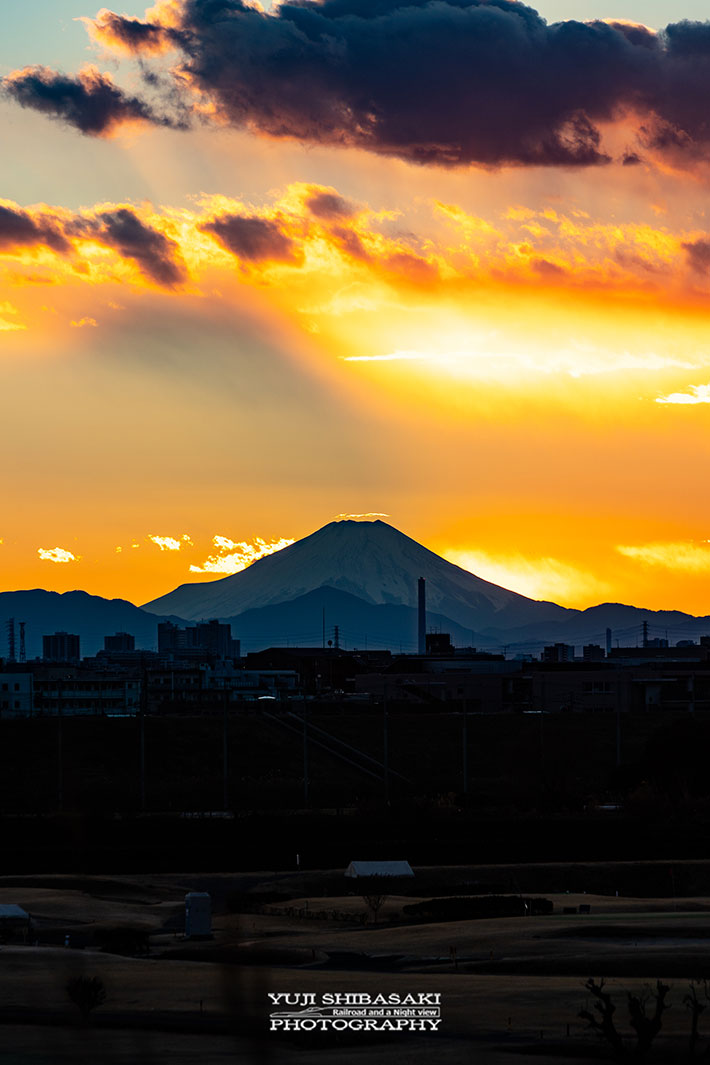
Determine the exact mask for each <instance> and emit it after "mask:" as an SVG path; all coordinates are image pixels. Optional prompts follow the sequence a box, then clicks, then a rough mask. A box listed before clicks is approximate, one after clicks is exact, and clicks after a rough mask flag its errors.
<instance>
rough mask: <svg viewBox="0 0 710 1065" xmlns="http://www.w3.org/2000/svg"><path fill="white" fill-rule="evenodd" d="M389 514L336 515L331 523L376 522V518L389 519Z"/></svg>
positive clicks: (370, 512)
mask: <svg viewBox="0 0 710 1065" xmlns="http://www.w3.org/2000/svg"><path fill="white" fill-rule="evenodd" d="M389 517H390V515H389V514H379V513H378V512H377V511H375V510H371V511H368V512H367V513H366V514H336V515H335V517H334V518H333V521H376V520H377V519H378V518H389Z"/></svg>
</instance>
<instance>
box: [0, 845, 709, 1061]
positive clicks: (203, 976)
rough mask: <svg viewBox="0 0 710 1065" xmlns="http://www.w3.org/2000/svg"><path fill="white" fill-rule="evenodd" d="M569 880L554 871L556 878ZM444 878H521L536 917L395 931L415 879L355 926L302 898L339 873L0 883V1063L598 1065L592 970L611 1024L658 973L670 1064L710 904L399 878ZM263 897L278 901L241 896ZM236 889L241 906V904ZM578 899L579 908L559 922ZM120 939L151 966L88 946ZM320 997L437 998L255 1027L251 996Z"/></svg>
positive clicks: (259, 1003)
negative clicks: (77, 990) (423, 1020)
mask: <svg viewBox="0 0 710 1065" xmlns="http://www.w3.org/2000/svg"><path fill="white" fill-rule="evenodd" d="M682 864H683V863H676V866H675V868H676V869H680V868H681V867H682ZM694 864H695V865H697V863H694ZM652 868H653V866H652V863H649V869H648V871H649V873H650V872H651V871H652ZM573 872H574V867H569V866H568V867H566V873H567V875H568V876H571V875H572V873H573ZM618 872H619V876H620V877H621V876H622V874H623V870H622V869H619V870H618ZM454 875H458V876H459V877H460V879H461V880H462V881H465V880H471V879H472V878H475V877H476V876H477V877H478V879H479V880H481V879H486V878H491V877H497V879H498V880H499V881H501V880H505V878H506V876H507V877H510V876H511V875H515V877H516V878H517V879H518V880H521V881H523V883H524V882H525V880H526V877H527V878H528V879H530V880H531V881H533V882H536V883H537V884H540V885H541V886H542V888H543V891H542V893H543V894H544V895H545V897H547V898H548V899H550V901H551V902H552V903H553V912H552V913H551V914H549V915H547V916H539V917H507V918H481V919H476V920H463V921H461V920H457V921H438V922H435V923H432V922H426V921H421V922H417V923H405V920H406V918H405V917H404V916H403V914H402V908H403V906H405V905H408V904H411V903H413V902H416V901H417V900H418V899H420V898H424V897H431V896H430V895H428V894H422V895H417V894H416V893H415V891H416V888H415V887H414V885H413V886H412V888H411V892H412V893H411V894H409V893H408V894H406V895H402V894H399V893H398V892H397V890H396V889H393V891H392V894H391V895H389V896H388V897H387V899H386V902H385V904H384V906H383V907H382V909H381V910H380V912H379V915H378V919H377V923H373V921H372V915H371V914H370V917H369V920H367V921H366V923H363V920H364V918H365V915H366V913H367V907H366V904H365V902H364V901H363V899H362V898H361V897H360V895H359V894H358V888H357V885H353V884H352V883H350V884H348V885H347V890H345V889H343V888H341V891H342V893H341V894H339V895H334V894H333V893H332V891H330V890H329V891H328V894H327V896H325V895H324V894H323V893H322V892H319V891H318V885H319V883H320V884H321V885H325V886H327V887H329V886H330V885H332V883H333V881H334V878H336V877H337V876H338V873H337V871H334V872H327V871H326V872H323V873H319V872H318V871H308V872H306V873H301V874H294V873H289V874H283V875H280V876H276V875H275V874H273V873H268V872H267V873H250V874H244V875H241V876H240V875H232V874H229V875H228V874H205V875H199V874H173V875H161V876H153V877H151V876H134V877H122V876H115V877H62V876H57V875H54V876H34V877H32V876H25V877H19V876H16V877H4V878H0V903H17V904H19V905H21V906H23V907H24V908H25V909H27V910H28V911H29V912H30V913H31V915H32V918H33V928H32V933H31V940H30V943H29V944H28V945H25V944H22V943H18V942H8V943H6V944H5V945H4V946H2V947H0V982H1V986H2V998H1V999H0V1024H1V1025H2V1027H1V1029H0V1030H1V1031H2V1040H1V1041H0V1045H1V1049H0V1063H1V1065H16V1063H17V1065H19V1063H22V1065H40V1063H41V1065H44V1063H47V1065H48V1063H50V1062H67V1063H72V1065H73V1063H74V1062H84V1061H86V1062H92V1063H95V1065H102V1063H104V1062H106V1063H111V1062H116V1063H121V1065H123V1063H124V1062H125V1063H128V1062H134V1063H135V1062H139V1063H143V1062H145V1063H146V1065H150V1063H151V1062H156V1063H160V1065H163V1063H167V1062H178V1065H187V1063H193V1062H194V1063H196V1065H197V1063H198V1062H199V1065H212V1063H221V1062H226V1061H231V1062H237V1063H239V1065H241V1063H244V1065H249V1063H251V1062H255V1063H256V1062H261V1061H274V1062H279V1063H282V1062H286V1063H290V1062H292V1061H293V1062H302V1061H304V1060H305V1059H304V1053H306V1054H307V1056H308V1058H309V1059H310V1058H311V1057H314V1058H315V1060H316V1061H318V1062H321V1063H322V1065H344V1063H347V1065H351V1063H352V1065H357V1063H359V1062H361V1061H362V1062H363V1063H364V1062H365V1061H366V1060H367V1061H370V1062H371V1061H372V1057H373V1055H374V1056H375V1057H376V1060H377V1062H380V1061H381V1062H383V1063H384V1065H388V1063H390V1062H391V1063H392V1065H399V1063H400V1062H403V1061H405V1060H406V1061H411V1062H414V1063H417V1065H418V1063H419V1062H421V1063H422V1065H424V1063H425V1062H426V1063H429V1062H432V1061H436V1062H437V1063H438V1062H444V1063H447V1065H448V1063H451V1065H463V1063H464V1062H465V1063H466V1065H468V1063H469V1062H476V1063H479V1062H480V1063H482V1065H489V1063H490V1065H512V1063H513V1062H518V1063H520V1062H521V1060H525V1058H526V1057H528V1056H533V1057H534V1060H536V1061H538V1062H541V1063H543V1065H552V1063H553V1062H564V1061H599V1060H604V1059H605V1057H606V1058H607V1059H608V1055H607V1054H606V1051H605V1049H604V1047H603V1046H602V1045H600V1044H599V1043H598V1042H597V1041H596V1040H595V1039H594V1038H590V1035H589V1033H588V1032H587V1030H586V1025H585V1022H583V1021H581V1020H580V1019H579V1018H578V1016H577V1014H578V1012H579V1010H580V1009H582V1008H584V1007H585V1006H587V1007H589V1006H590V1005H591V1003H590V996H589V993H588V992H587V991H586V990H585V988H584V986H583V985H584V982H585V981H586V980H587V979H588V978H589V977H590V976H595V977H602V976H604V977H607V978H608V984H607V988H608V990H610V991H611V992H612V993H614V994H615V996H616V999H617V1004H618V1017H619V1021H620V1023H619V1027H620V1028H621V1029H622V1030H623V1029H627V1030H628V1026H627V1021H626V1016H625V1014H626V1010H625V1005H624V1002H625V998H624V996H625V992H626V990H627V989H628V990H631V991H639V990H640V989H641V988H642V986H643V985H644V983H652V984H655V981H656V979H659V978H660V979H663V980H665V981H667V982H668V983H669V984H671V988H672V989H671V992H670V995H669V1001H670V1002H671V1009H669V1010H668V1012H667V1013H666V1015H665V1020H664V1024H663V1031H662V1034H661V1035H660V1036H659V1037H658V1041H657V1045H656V1047H655V1050H654V1053H655V1057H652V1058H651V1059H650V1060H656V1061H659V1062H665V1063H666V1065H671V1063H673V1062H675V1061H678V1062H680V1061H681V1060H682V1052H683V1047H684V1045H685V1041H686V1040H687V1034H688V1030H689V1017H688V1013H687V1010H686V1009H685V1008H684V1006H683V1003H682V999H683V996H684V995H685V994H686V993H687V990H688V984H689V981H690V980H691V979H694V978H698V977H700V976H702V975H708V974H710V894H709V895H707V896H701V897H680V896H677V897H675V898H663V897H655V898H630V897H623V896H619V897H617V896H616V895H601V894H593V893H585V892H563V893H561V894H560V893H556V892H546V891H544V885H545V882H547V883H548V884H552V885H554V883H555V882H556V881H557V879H558V878H559V876H560V867H559V866H555V865H549V866H544V865H540V866H537V867H536V868H535V869H532V870H530V871H529V873H528V871H527V870H526V868H525V867H516V868H515V872H514V874H513V873H512V867H487V868H478V869H474V868H467V869H460V868H458V867H452V868H451V869H448V870H426V869H422V870H417V882H418V883H421V884H422V885H425V884H426V885H428V886H430V885H431V884H432V883H434V882H435V881H436V879H437V877H438V878H439V880H440V881H441V883H442V884H443V883H444V882H445V881H449V882H450V881H451V880H452V878H453V877H454ZM576 875H577V876H583V875H588V876H589V878H590V880H594V879H595V877H597V878H599V877H601V875H602V871H600V870H597V869H595V867H594V866H593V865H589V866H580V867H578V868H577V870H576ZM604 875H607V876H608V875H609V870H606V872H605V874H604ZM696 875H697V870H696ZM341 883H343V881H341ZM299 887H300V888H301V889H303V888H306V889H307V890H306V891H305V892H304V891H303V890H301V891H300V892H299V890H298V889H299ZM276 888H278V889H279V891H280V892H281V893H282V898H279V899H277V900H276V901H273V902H269V903H260V902H259V900H260V899H261V898H262V897H265V896H266V895H267V894H268V893H269V892H271V893H272V894H273V893H274V889H276ZM203 889H208V890H210V891H211V893H212V895H213V898H214V920H213V930H214V935H213V938H212V939H208V940H199V941H186V940H185V939H184V938H183V936H182V913H183V897H184V894H185V892H186V891H188V890H203ZM385 890H386V889H385ZM525 890H527V885H526V887H525ZM250 895H251V896H253V897H254V899H255V903H256V904H257V905H256V907H255V908H256V911H257V912H248V911H249V909H250V908H249V906H245V905H243V902H244V900H245V899H247V898H248V897H249V896H250ZM479 898H480V896H479ZM580 905H582V906H588V907H589V908H590V912H589V913H583V914H580V913H579V912H575V913H569V912H568V913H565V912H563V911H564V910H571V909H574V910H577V911H578V909H579V906H580ZM235 907H236V909H235ZM285 909H288V910H289V911H290V912H289V913H288V914H285V913H284V912H283V911H284V910H285ZM275 910H276V911H279V912H273V911H275ZM239 911H241V912H239ZM329 914H330V916H328V915H329ZM333 915H337V919H334V916H333ZM120 930H123V931H124V932H125V931H126V930H129V931H136V930H137V931H138V932H142V933H148V934H149V943H150V953H149V955H148V956H143V955H138V954H136V953H135V952H132V951H131V947H130V939H129V940H128V941H126V942H127V943H128V947H127V948H126V949H125V950H124V952H123V953H115V952H114V951H115V950H116V949H121V945H120V940H116V939H115V938H114V940H113V942H114V943H118V944H119V946H118V948H116V947H112V948H111V950H107V949H104V950H101V949H100V945H101V943H102V942H103V941H104V939H105V936H106V934H107V932H110V933H112V934H113V935H114V937H115V936H116V933H117V931H120ZM66 935H69V936H70V943H72V946H70V947H68V948H67V947H65V946H64V945H63V943H64V937H65V936H66ZM124 946H125V943H124ZM77 975H87V976H96V977H98V978H99V979H100V980H101V981H102V982H103V984H104V986H105V989H106V1000H105V1002H104V1003H103V1004H102V1005H100V1006H99V1007H98V1008H97V1009H96V1010H95V1011H93V1013H92V1014H91V1017H90V1021H89V1023H88V1024H83V1023H81V1019H80V1015H79V1012H78V1010H77V1009H76V1007H75V1006H74V1005H73V1003H72V1002H71V1001H70V1000H69V998H68V996H67V992H66V984H67V981H68V980H69V979H70V978H72V977H74V976H77ZM333 991H337V992H340V993H343V992H369V993H371V994H372V995H376V994H378V993H382V994H388V993H390V992H397V993H399V994H405V993H411V994H414V993H419V992H422V993H432V992H437V993H439V994H440V995H441V996H442V998H441V1001H442V1022H441V1026H440V1029H439V1030H438V1031H436V1032H414V1033H385V1034H382V1033H367V1034H364V1033H358V1032H346V1033H336V1034H333V1033H319V1032H315V1033H307V1032H290V1033H289V1032H286V1033H283V1032H278V1033H274V1032H269V1030H268V1015H269V1012H270V1009H271V1008H272V1007H271V1005H270V1003H269V1000H268V993H269V992H287V993H296V992H298V993H308V992H312V993H315V994H316V995H320V994H322V993H324V992H333ZM707 1027H708V1028H709V1034H710V1026H707ZM702 1032H703V1022H702V1020H701V1034H702ZM701 1045H702V1046H704V1045H705V1041H702V1042H701Z"/></svg>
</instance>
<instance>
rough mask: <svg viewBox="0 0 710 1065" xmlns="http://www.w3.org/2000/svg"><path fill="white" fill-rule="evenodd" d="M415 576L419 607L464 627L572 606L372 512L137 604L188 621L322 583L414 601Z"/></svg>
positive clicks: (523, 621)
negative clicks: (439, 550) (497, 576)
mask: <svg viewBox="0 0 710 1065" xmlns="http://www.w3.org/2000/svg"><path fill="white" fill-rule="evenodd" d="M419 577H424V578H425V580H426V582H427V583H426V596H427V612H428V613H434V614H438V615H440V616H443V618H444V619H447V618H448V619H451V621H453V622H455V623H456V624H457V625H458V626H461V627H464V628H466V629H468V630H478V631H479V632H480V630H482V629H491V628H492V629H510V628H517V627H520V626H525V625H528V624H539V623H541V622H546V623H550V624H555V623H564V622H565V620H566V619H567V618H568V617H569V616H570V615H573V614H576V613H578V612H577V611H571V610H567V609H565V608H564V607H560V606H557V605H556V604H554V603H547V602H537V601H536V600H533V599H528V598H527V597H526V596H524V595H519V594H518V593H517V592H512V591H508V590H507V589H505V588H500V587H498V586H497V585H495V584H490V583H489V582H488V581H484V580H482V579H481V578H480V577H476V576H475V575H474V574H473V573H469V572H468V570H464V569H461V568H460V567H459V566H455V565H453V563H451V562H447V561H446V560H445V559H443V558H441V557H440V556H439V555H437V554H435V553H434V552H433V551H429V550H428V548H426V547H423V546H422V545H421V544H419V543H417V542H416V540H412V539H411V538H410V537H409V536H405V535H404V533H401V532H399V531H398V530H397V529H395V528H393V527H392V526H391V525H388V524H387V523H386V522H383V521H379V520H377V521H352V520H345V521H333V522H330V523H329V524H328V525H325V526H323V528H322V529H318V531H317V532H314V533H312V534H311V535H310V536H306V537H304V538H303V539H302V540H298V541H297V542H296V543H294V544H291V545H290V546H289V547H286V548H284V549H283V550H281V551H277V552H275V553H274V554H272V555H267V556H265V557H264V558H261V559H259V560H258V561H257V562H254V563H252V565H251V566H249V567H248V568H247V569H245V570H242V571H241V572H240V573H235V574H232V575H231V576H229V577H222V578H221V579H219V580H216V581H209V582H207V583H201V584H183V585H180V587H179V588H176V589H175V590H174V591H173V592H170V593H169V594H168V595H164V596H161V597H160V598H159V599H154V600H153V601H152V602H150V603H146V604H145V605H144V606H143V610H147V611H150V612H151V613H155V614H177V615H179V616H180V617H182V618H187V619H188V620H193V621H196V620H200V619H202V618H225V619H230V620H232V619H234V618H236V617H237V616H238V615H240V614H243V613H244V612H245V611H255V610H259V609H263V608H267V607H274V606H276V605H277V604H283V603H285V602H291V601H293V600H296V599H299V598H300V597H302V596H306V595H308V593H311V592H315V591H316V590H318V589H323V588H330V589H335V590H336V591H339V592H343V593H347V594H348V596H350V597H353V596H354V597H356V598H357V599H359V600H361V601H362V602H363V603H364V604H369V605H370V606H379V607H385V606H389V607H392V606H399V607H409V608H415V607H416V604H417V579H418V578H419Z"/></svg>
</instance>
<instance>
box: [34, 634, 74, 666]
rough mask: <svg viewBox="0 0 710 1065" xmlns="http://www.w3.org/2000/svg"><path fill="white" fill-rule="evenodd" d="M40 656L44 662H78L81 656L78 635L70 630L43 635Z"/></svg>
mask: <svg viewBox="0 0 710 1065" xmlns="http://www.w3.org/2000/svg"><path fill="white" fill-rule="evenodd" d="M42 658H43V659H44V660H45V662H78V661H79V659H80V658H81V652H80V649H79V637H78V636H77V635H75V634H74V633H71V632H55V633H54V635H53V636H43V637H42Z"/></svg>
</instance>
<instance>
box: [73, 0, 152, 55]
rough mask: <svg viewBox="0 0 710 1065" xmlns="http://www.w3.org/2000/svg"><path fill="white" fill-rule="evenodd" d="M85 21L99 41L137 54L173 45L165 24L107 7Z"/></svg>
mask: <svg viewBox="0 0 710 1065" xmlns="http://www.w3.org/2000/svg"><path fill="white" fill-rule="evenodd" d="M83 21H84V22H85V23H87V25H88V26H89V29H90V32H91V35H92V37H94V38H95V39H96V40H97V41H99V42H101V43H102V44H106V45H108V46H109V47H114V48H118V49H119V50H124V51H126V52H133V53H134V54H136V55H137V54H139V53H143V54H146V53H147V54H153V53H155V52H162V51H164V50H165V49H166V48H169V47H170V45H171V39H170V32H169V30H167V29H165V28H164V27H163V26H160V25H157V24H156V23H153V22H142V21H141V20H140V19H137V18H129V17H128V16H127V15H115V14H114V13H113V11H107V10H106V9H105V8H104V9H103V10H102V11H100V12H99V14H98V15H97V17H96V18H95V19H84V20H83Z"/></svg>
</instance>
